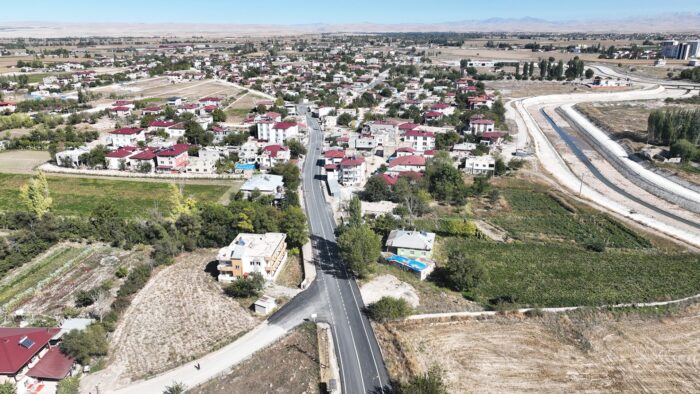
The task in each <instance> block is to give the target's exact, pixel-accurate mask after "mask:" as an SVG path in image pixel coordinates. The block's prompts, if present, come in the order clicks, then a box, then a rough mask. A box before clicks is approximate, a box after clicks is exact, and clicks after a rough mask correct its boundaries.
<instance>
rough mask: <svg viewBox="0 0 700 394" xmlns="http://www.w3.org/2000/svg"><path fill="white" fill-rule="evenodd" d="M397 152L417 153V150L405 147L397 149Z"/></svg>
mask: <svg viewBox="0 0 700 394" xmlns="http://www.w3.org/2000/svg"><path fill="white" fill-rule="evenodd" d="M396 151H397V152H408V153H415V151H416V150H415V149H413V148H411V147H403V148H399V149H397V150H396Z"/></svg>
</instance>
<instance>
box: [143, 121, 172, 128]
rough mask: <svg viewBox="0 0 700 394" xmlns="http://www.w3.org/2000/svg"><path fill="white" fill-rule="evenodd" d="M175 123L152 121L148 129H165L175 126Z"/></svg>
mask: <svg viewBox="0 0 700 394" xmlns="http://www.w3.org/2000/svg"><path fill="white" fill-rule="evenodd" d="M176 124H177V122H175V121H172V120H154V121H153V122H151V123H149V124H148V127H163V128H167V127H170V126H175V125H176Z"/></svg>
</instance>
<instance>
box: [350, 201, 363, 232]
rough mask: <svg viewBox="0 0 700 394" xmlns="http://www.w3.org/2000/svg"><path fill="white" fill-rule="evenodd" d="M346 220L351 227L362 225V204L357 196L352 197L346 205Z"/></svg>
mask: <svg viewBox="0 0 700 394" xmlns="http://www.w3.org/2000/svg"><path fill="white" fill-rule="evenodd" d="M348 219H349V225H350V226H351V227H355V226H359V225H361V224H362V202H360V199H359V198H358V197H357V196H353V198H352V199H351V200H350V202H349V203H348Z"/></svg>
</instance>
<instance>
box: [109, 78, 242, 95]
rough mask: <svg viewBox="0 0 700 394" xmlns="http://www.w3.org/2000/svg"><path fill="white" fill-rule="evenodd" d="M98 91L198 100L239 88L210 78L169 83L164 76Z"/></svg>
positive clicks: (234, 91)
mask: <svg viewBox="0 0 700 394" xmlns="http://www.w3.org/2000/svg"><path fill="white" fill-rule="evenodd" d="M100 92H101V93H102V94H103V95H104V96H105V97H106V96H109V94H110V93H114V94H115V95H117V96H119V97H125V98H131V99H143V98H151V97H162V98H167V97H170V96H179V97H182V98H185V99H188V100H198V99H200V98H202V97H205V96H218V97H227V96H233V95H236V94H238V92H239V89H236V88H235V87H232V86H230V85H227V84H224V83H222V82H219V81H214V80H211V79H206V80H202V81H190V82H181V83H170V82H168V80H167V79H166V78H163V77H159V78H149V79H145V80H141V81H136V82H133V83H128V84H122V85H112V86H111V87H109V88H105V89H103V90H101V91H100Z"/></svg>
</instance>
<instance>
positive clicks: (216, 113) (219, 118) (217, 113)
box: [211, 108, 226, 122]
mask: <svg viewBox="0 0 700 394" xmlns="http://www.w3.org/2000/svg"><path fill="white" fill-rule="evenodd" d="M211 117H212V120H214V122H225V121H226V113H225V112H224V111H222V110H221V109H220V108H217V109H215V110H213V111H211Z"/></svg>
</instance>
